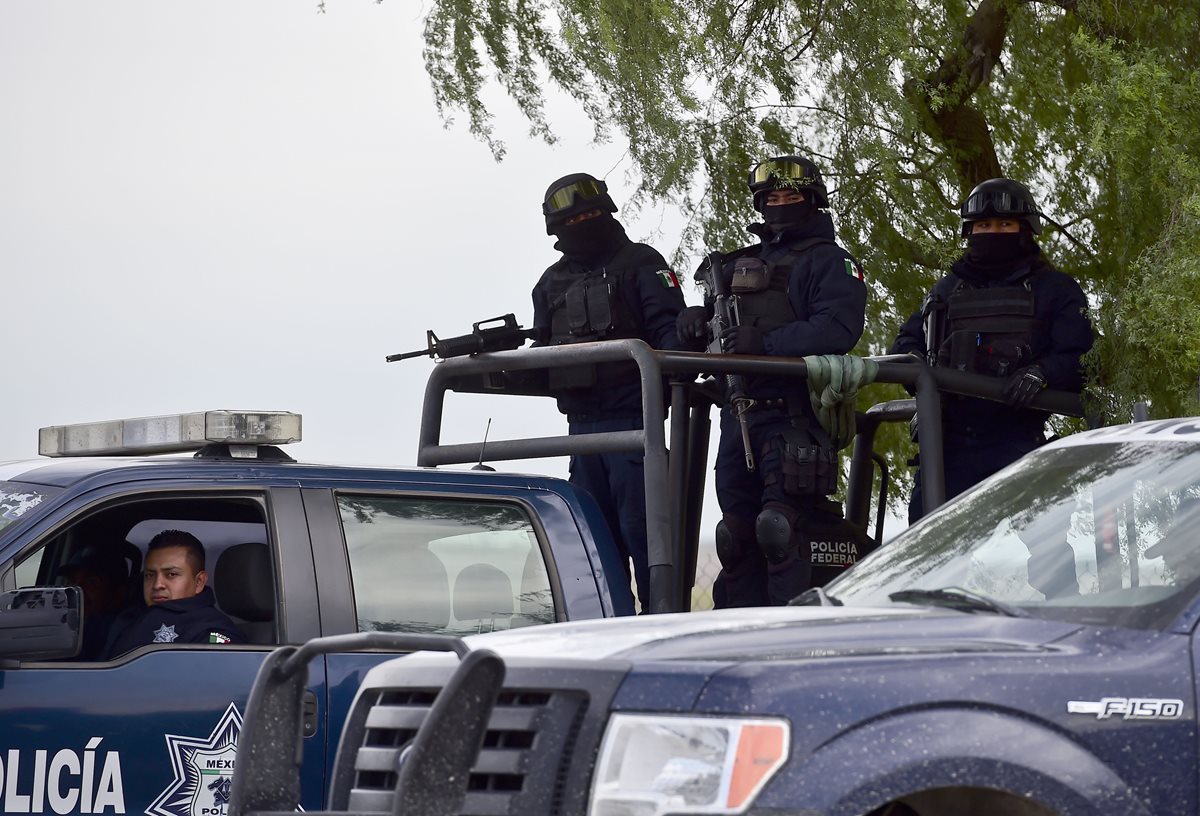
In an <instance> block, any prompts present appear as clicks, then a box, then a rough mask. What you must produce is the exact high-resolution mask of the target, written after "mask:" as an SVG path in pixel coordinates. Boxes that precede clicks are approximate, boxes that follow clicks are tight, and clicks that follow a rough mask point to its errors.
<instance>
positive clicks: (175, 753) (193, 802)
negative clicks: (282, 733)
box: [146, 703, 242, 816]
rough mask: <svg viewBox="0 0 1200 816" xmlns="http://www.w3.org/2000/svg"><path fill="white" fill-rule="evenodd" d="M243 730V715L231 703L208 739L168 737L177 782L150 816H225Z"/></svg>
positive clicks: (148, 809) (157, 802) (161, 798)
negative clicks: (238, 745) (239, 736)
mask: <svg viewBox="0 0 1200 816" xmlns="http://www.w3.org/2000/svg"><path fill="white" fill-rule="evenodd" d="M241 731H242V715H241V713H240V712H239V711H238V710H237V706H235V705H234V704H233V703H230V704H229V707H228V708H227V709H225V713H224V714H223V715H221V719H220V720H218V721H217V724H216V726H215V727H214V728H213V730H212V733H210V734H209V735H208V736H207V737H185V736H178V735H175V734H167V735H166V738H167V750H168V751H169V752H170V754H171V768H172V770H173V771H174V772H175V779H174V781H173V782H172V783H171V784H170V785H168V786H167V788H166V790H164V791H163V792H162V793H161V794H159V797H158V798H157V799H155V800H154V802H153V804H151V805H150V807H148V808H146V814H147V816H225V813H226V812H227V811H228V809H229V790H230V787H231V786H232V784H233V769H234V765H235V762H236V759H237V743H238V735H239V734H240V733H241Z"/></svg>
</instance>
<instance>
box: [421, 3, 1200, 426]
mask: <svg viewBox="0 0 1200 816" xmlns="http://www.w3.org/2000/svg"><path fill="white" fill-rule="evenodd" d="M1197 30H1200V4H1197V3H1196V2H1195V0H1145V2H1139V3H1137V4H1136V9H1135V7H1134V5H1132V4H1131V3H1129V2H1127V0H1046V1H1045V2H1039V3H1029V2H1021V0H971V2H967V0H941V2H935V0H586V1H585V0H431V5H430V10H429V13H428V17H427V20H426V35H425V36H426V49H425V59H426V66H427V68H428V71H429V75H430V79H431V81H432V83H433V86H434V93H435V99H436V100H437V104H438V107H439V110H441V111H442V112H443V114H445V115H449V114H450V113H452V112H454V111H456V110H460V111H464V112H466V114H467V116H468V121H469V126H470V128H471V130H472V132H473V133H476V134H477V135H478V136H480V138H482V139H484V140H485V141H486V142H487V144H488V145H489V146H490V147H491V149H492V150H493V152H494V153H495V154H496V155H497V157H499V156H501V155H503V145H502V144H501V143H500V142H499V141H498V140H497V139H496V138H495V135H494V134H493V133H492V129H491V119H490V116H489V115H488V112H487V109H486V107H485V106H484V105H483V103H482V101H481V95H482V92H483V89H484V87H485V85H486V84H487V83H488V82H491V81H495V82H498V83H500V85H501V86H502V87H504V88H505V89H506V91H507V92H508V94H509V95H510V96H512V98H513V99H514V100H515V101H516V102H517V104H518V105H519V106H520V107H521V109H522V110H523V111H524V112H525V114H526V116H527V117H528V118H529V120H530V122H531V128H532V131H533V132H534V133H535V134H536V135H538V136H539V137H541V138H544V139H547V140H552V139H553V123H551V122H548V121H546V119H545V114H544V109H543V100H544V97H543V88H544V87H546V86H547V85H553V86H557V87H558V88H560V89H562V90H564V91H566V92H567V93H568V94H570V95H571V96H573V97H574V98H575V99H576V100H577V101H578V102H579V103H580V104H581V105H582V106H583V108H584V110H585V111H586V112H587V113H588V115H589V116H590V117H591V118H592V120H593V121H594V122H595V123H596V127H597V135H598V137H604V136H607V134H609V133H610V132H616V133H619V134H620V137H621V138H622V139H624V140H626V141H627V142H628V144H629V151H630V156H631V157H632V159H633V162H634V165H635V168H636V171H637V173H638V174H639V175H640V178H641V188H640V190H639V193H638V198H639V199H640V200H667V201H671V202H672V203H674V204H676V205H678V206H679V207H680V208H682V209H684V210H685V211H687V212H689V213H692V214H693V217H692V218H691V219H690V220H689V222H688V227H687V229H686V231H685V234H684V235H683V236H682V240H681V250H680V253H679V257H677V258H675V259H674V260H675V262H676V263H677V264H679V265H681V266H690V265H691V264H690V262H689V260H688V259H689V258H690V259H692V260H694V259H695V258H698V257H700V256H701V255H703V254H704V253H705V252H707V251H708V250H710V249H723V250H729V249H732V248H733V247H735V246H738V245H740V244H743V243H745V241H746V235H745V233H744V226H745V224H746V222H747V220H748V219H749V218H751V217H752V216H753V215H754V214H753V212H752V211H751V208H750V196H749V194H748V191H747V190H746V186H745V174H746V172H747V170H748V169H749V168H750V166H751V165H752V164H753V163H754V162H756V161H757V160H759V159H762V158H764V157H767V156H771V155H780V154H787V153H797V154H801V155H807V156H809V157H811V158H813V159H814V160H815V161H816V162H817V163H818V164H819V165H820V166H821V169H822V171H823V174H824V175H825V177H826V182H827V185H828V186H829V188H830V198H831V204H832V208H833V210H834V212H835V214H836V217H837V221H838V227H839V234H840V236H841V238H842V240H843V242H844V243H845V244H846V245H847V247H848V248H849V249H850V250H851V251H852V252H854V253H855V254H856V255H857V256H858V257H859V258H860V259H861V260H862V261H863V263H864V266H865V267H866V269H867V271H868V280H869V282H870V285H871V286H872V294H873V297H872V299H871V303H870V305H869V307H868V308H869V315H868V324H869V329H868V333H867V336H866V337H865V338H864V342H863V344H862V345H861V347H860V349H859V351H861V352H863V353H878V352H881V351H882V350H883V349H884V348H885V347H886V346H887V344H888V343H889V342H890V340H891V339H892V337H893V336H894V333H895V331H896V329H897V328H898V326H899V323H900V321H901V320H902V319H903V318H904V317H906V316H907V313H909V312H910V311H911V310H915V309H916V308H917V306H918V305H919V303H920V300H921V298H922V296H923V294H924V292H925V291H926V290H927V289H928V287H929V285H930V284H932V282H933V281H934V280H936V279H937V278H938V277H939V276H940V275H941V274H942V273H943V270H945V269H946V268H947V267H948V265H949V263H950V262H951V261H952V260H953V258H954V257H955V256H956V255H957V254H958V253H960V252H961V249H962V247H961V243H960V239H959V229H958V212H957V208H958V203H959V202H960V201H961V199H962V198H963V196H964V195H965V193H966V192H967V191H968V190H969V189H970V188H971V187H973V186H974V185H975V184H977V183H978V182H980V181H983V180H985V179H986V178H990V177H992V176H994V175H998V174H1005V175H1009V176H1012V177H1014V178H1018V179H1021V180H1023V181H1025V182H1027V183H1028V184H1029V185H1030V186H1031V188H1032V189H1033V190H1034V193H1035V196H1036V197H1037V199H1038V201H1039V203H1040V204H1041V205H1042V208H1043V210H1044V211H1045V212H1046V213H1047V214H1048V215H1049V217H1050V220H1051V221H1052V223H1051V224H1050V225H1049V226H1048V228H1047V230H1046V231H1045V232H1044V233H1043V236H1042V239H1043V240H1042V243H1043V246H1044V248H1045V249H1046V252H1047V255H1048V256H1049V257H1050V258H1051V259H1052V260H1053V261H1054V262H1055V263H1056V264H1057V265H1058V266H1060V267H1061V268H1063V269H1064V270H1066V271H1068V272H1070V273H1071V274H1073V275H1075V276H1076V277H1077V278H1078V279H1079V280H1080V282H1081V284H1082V285H1083V287H1084V289H1085V291H1086V292H1087V293H1088V294H1089V297H1090V299H1091V301H1092V303H1093V304H1094V305H1095V307H1096V313H1095V318H1096V321H1097V325H1098V327H1099V329H1100V330H1101V331H1102V332H1103V336H1102V338H1101V341H1100V342H1099V343H1098V345H1097V349H1096V351H1095V353H1094V355H1093V356H1094V359H1093V361H1092V363H1093V365H1094V366H1095V376H1094V378H1093V379H1094V388H1095V391H1096V393H1097V395H1098V397H1099V399H1100V401H1101V402H1103V403H1104V404H1106V405H1108V406H1111V407H1112V408H1113V409H1114V410H1121V411H1123V410H1125V408H1126V407H1127V406H1128V405H1129V404H1130V403H1131V402H1132V401H1133V400H1135V399H1144V398H1149V399H1151V400H1152V403H1153V406H1154V408H1153V410H1154V413H1156V414H1166V413H1177V412H1180V411H1183V410H1189V408H1188V406H1189V405H1193V404H1194V402H1192V403H1189V402H1188V400H1189V399H1192V400H1194V391H1195V381H1196V376H1197V371H1198V370H1200V360H1198V359H1197V355H1198V354H1200V333H1198V332H1200V329H1198V327H1197V317H1196V315H1197V313H1198V312H1200V309H1198V308H1197V300H1198V296H1200V283H1198V282H1197V270H1196V260H1195V259H1196V258H1198V257H1200V245H1198V244H1197V241H1200V233H1198V230H1200V228H1198V226H1197V223H1198V215H1197V209H1198V208H1200V158H1198V157H1200V107H1198V106H1200V93H1198V92H1200V74H1198V71H1200V41H1198V40H1197V38H1196V36H1195V32H1196V31H1197ZM1054 224H1059V225H1062V227H1061V228H1060V227H1058V226H1055V225H1054ZM1189 394H1192V395H1193V396H1191V397H1189ZM1190 410H1195V409H1194V408H1192V409H1190ZM1121 418H1123V417H1121ZM897 444H899V442H897Z"/></svg>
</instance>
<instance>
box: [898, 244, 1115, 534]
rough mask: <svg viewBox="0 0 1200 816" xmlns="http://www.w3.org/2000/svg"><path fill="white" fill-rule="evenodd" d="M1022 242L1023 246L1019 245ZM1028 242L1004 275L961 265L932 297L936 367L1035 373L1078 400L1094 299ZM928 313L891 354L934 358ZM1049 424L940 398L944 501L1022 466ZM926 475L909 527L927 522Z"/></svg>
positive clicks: (987, 405) (1039, 417)
mask: <svg viewBox="0 0 1200 816" xmlns="http://www.w3.org/2000/svg"><path fill="white" fill-rule="evenodd" d="M1014 240H1016V239H1014ZM1026 240H1027V246H1028V247H1029V251H1028V253H1027V254H1026V256H1025V257H1023V258H1021V259H1019V260H1018V261H1017V262H1015V263H1013V264H1012V265H1011V267H1009V268H1008V269H1007V270H1005V271H1002V272H1000V273H996V272H994V271H992V270H989V269H985V268H981V267H980V266H979V265H978V264H976V263H974V262H973V261H972V259H971V257H970V256H969V255H968V256H964V257H963V258H961V259H959V260H958V261H957V262H956V263H955V264H954V267H953V272H952V273H951V274H949V275H947V276H946V277H944V278H942V279H941V280H940V281H938V282H937V283H936V284H935V285H934V287H933V289H932V290H931V291H930V294H929V297H928V298H927V299H926V302H925V306H924V307H923V308H922V312H923V313H924V314H925V315H928V314H930V313H931V311H933V310H942V314H941V316H940V319H939V320H938V321H931V322H940V323H942V324H943V325H944V326H945V329H944V330H942V331H941V334H942V338H941V339H940V340H935V341H934V342H933V344H932V345H933V346H936V347H937V348H934V349H933V351H934V359H933V360H932V362H933V363H934V364H935V365H948V366H953V367H956V368H960V369H962V370H965V371H974V372H976V373H980V374H988V375H991V376H996V377H1005V378H1008V377H1012V376H1013V375H1014V374H1015V373H1016V372H1018V371H1020V370H1021V369H1024V368H1026V367H1029V366H1036V367H1037V368H1038V369H1039V370H1040V371H1041V373H1042V375H1043V376H1044V378H1045V385H1046V387H1047V388H1052V389H1056V390H1060V391H1074V392H1078V391H1080V390H1081V389H1082V387H1083V372H1082V366H1081V363H1080V358H1081V357H1082V356H1083V355H1084V354H1085V353H1087V351H1088V350H1089V349H1091V347H1092V342H1093V337H1092V325H1091V321H1090V320H1089V318H1088V316H1087V299H1086V298H1085V296H1084V294H1083V290H1082V289H1080V288H1079V284H1078V283H1076V282H1075V280H1074V278H1072V277H1071V276H1069V275H1067V274H1065V273H1063V272H1060V271H1058V270H1057V269H1055V268H1054V267H1053V266H1051V265H1050V264H1049V262H1047V261H1046V259H1045V258H1044V257H1043V256H1042V254H1041V251H1040V249H1038V248H1037V245H1036V244H1033V243H1032V242H1031V241H1028V239H1026ZM922 312H918V313H916V314H914V315H912V316H911V317H910V318H909V319H908V320H907V321H906V322H905V324H904V326H903V327H902V328H901V329H900V334H899V336H898V337H897V338H896V341H895V343H893V344H892V347H891V349H890V351H891V352H892V353H896V354H903V353H908V352H916V353H918V354H921V355H925V354H926V353H927V352H928V351H929V349H930V345H931V344H930V343H929V342H928V340H929V339H928V338H927V337H926V330H925V317H924V316H923V314H922ZM1046 419H1047V415H1046V414H1045V413H1044V412H1042V411H1035V410H1032V409H1029V408H1014V407H1012V406H1009V405H1006V404H1004V403H1001V402H994V401H992V400H985V399H978V398H973V397H962V396H957V395H945V396H943V398H942V423H943V427H944V431H943V446H944V448H943V457H944V460H945V472H946V497H947V498H950V497H952V496H955V495H957V494H959V493H961V492H963V491H964V490H966V489H967V488H968V487H970V486H971V485H973V484H975V483H977V482H979V481H981V480H982V479H984V478H985V477H987V476H990V475H991V474H993V473H995V472H996V471H998V470H1000V469H1001V468H1003V467H1005V466H1006V465H1008V464H1010V463H1012V462H1015V461H1016V460H1017V459H1019V458H1020V457H1022V456H1024V455H1025V454H1026V453H1028V452H1029V451H1031V450H1033V449H1034V448H1036V447H1038V446H1039V445H1041V444H1042V443H1044V442H1045V441H1046V440H1045V434H1044V431H1045V425H1046ZM920 485H921V480H920V473H919V472H918V474H917V480H916V487H915V488H914V490H913V497H912V501H911V502H910V504H909V513H908V515H909V521H910V522H912V521H916V520H917V519H918V518H920V517H921V516H922V515H923V512H924V511H923V508H922V493H921V488H920Z"/></svg>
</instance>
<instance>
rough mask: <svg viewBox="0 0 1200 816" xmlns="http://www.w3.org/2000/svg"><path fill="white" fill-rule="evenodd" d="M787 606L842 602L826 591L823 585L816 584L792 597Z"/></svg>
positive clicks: (822, 604)
mask: <svg viewBox="0 0 1200 816" xmlns="http://www.w3.org/2000/svg"><path fill="white" fill-rule="evenodd" d="M788 606H842V602H841V601H839V600H838V599H837V598H835V597H833V596H832V595H830V594H829V593H828V592H826V591H825V588H824V587H819V586H817V587H812V588H810V589H806V590H804V591H803V592H801V593H800V594H799V595H797V596H796V597H795V598H792V599H791V600H790V601H788Z"/></svg>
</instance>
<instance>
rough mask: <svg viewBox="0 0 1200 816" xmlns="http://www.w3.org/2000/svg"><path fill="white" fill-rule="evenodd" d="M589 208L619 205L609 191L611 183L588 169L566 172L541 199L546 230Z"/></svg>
mask: <svg viewBox="0 0 1200 816" xmlns="http://www.w3.org/2000/svg"><path fill="white" fill-rule="evenodd" d="M588 210H602V211H604V212H610V213H615V212H616V211H617V205H616V204H614V203H613V200H612V197H611V196H609V194H608V185H607V184H605V183H604V182H603V181H602V180H601V179H598V178H596V177H595V176H591V175H588V174H587V173H572V174H571V175H569V176H563V177H562V178H560V179H559V180H558V181H556V182H554V183H553V184H551V185H550V186H549V187H548V188H547V189H546V195H545V197H544V198H543V199H542V215H544V216H545V217H546V234H547V235H553V234H554V228H555V227H557V226H559V225H561V224H562V222H563V221H565V220H567V219H568V218H570V217H571V216H572V215H578V214H579V213H582V212H587V211H588Z"/></svg>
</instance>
